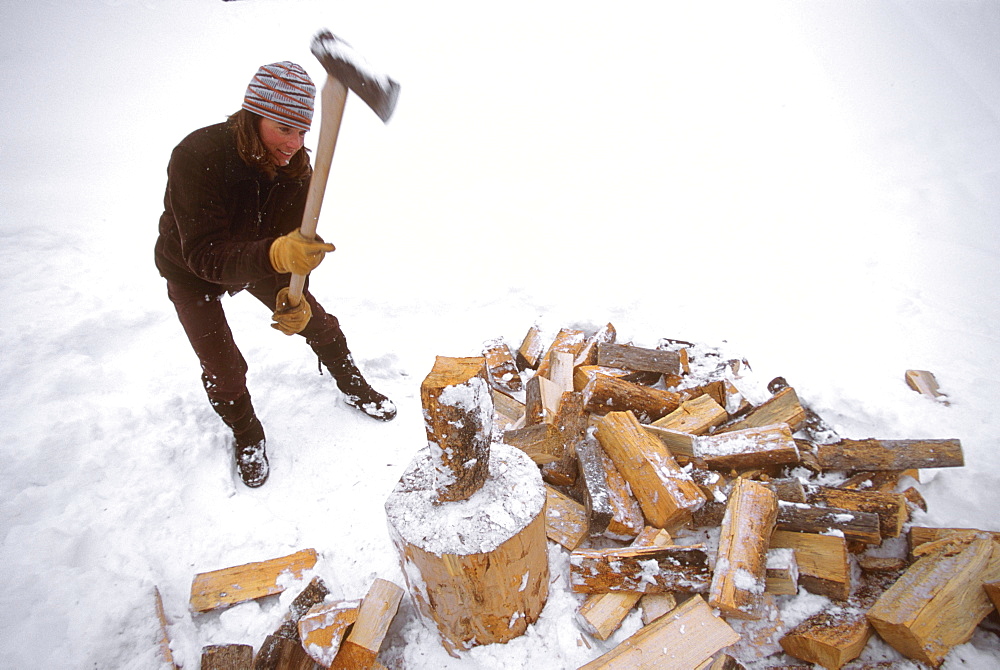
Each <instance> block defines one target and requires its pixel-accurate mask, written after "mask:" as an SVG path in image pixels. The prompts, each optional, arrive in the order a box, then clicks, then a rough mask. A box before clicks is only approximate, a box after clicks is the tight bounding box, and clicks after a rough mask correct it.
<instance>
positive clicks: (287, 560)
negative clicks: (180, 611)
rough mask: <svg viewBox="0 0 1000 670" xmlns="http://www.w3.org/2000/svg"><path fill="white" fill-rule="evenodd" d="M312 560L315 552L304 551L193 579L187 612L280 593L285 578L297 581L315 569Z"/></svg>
mask: <svg viewBox="0 0 1000 670" xmlns="http://www.w3.org/2000/svg"><path fill="white" fill-rule="evenodd" d="M316 558H317V556H316V550H315V549H304V550H302V551H299V552H297V553H294V554H290V555H288V556H282V557H281V558H274V559H271V560H268V561H262V562H258V563H247V564H246V565H238V566H235V567H231V568H223V569H221V570H213V571H212V572H203V573H200V574H198V575H195V578H194V581H193V582H192V583H191V609H192V610H194V611H195V612H208V611H209V610H213V609H216V608H218V607H227V606H229V605H235V604H237V603H242V602H245V601H247V600H255V599H257V598H263V597H265V596H273V595H275V594H278V593H281V592H282V591H284V590H285V586H284V585H285V584H287V583H288V582H289V581H291V580H290V579H289V575H290V576H291V577H292V578H293V579H298V578H299V577H301V576H302V573H303V572H305V571H306V570H311V569H312V568H313V566H315V565H316Z"/></svg>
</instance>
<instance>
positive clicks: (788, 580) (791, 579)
mask: <svg viewBox="0 0 1000 670" xmlns="http://www.w3.org/2000/svg"><path fill="white" fill-rule="evenodd" d="M765 574H766V584H767V587H766V588H765V589H764V591H765V593H770V594H771V595H774V596H794V595H795V594H796V593H798V592H799V564H798V562H796V560H795V550H794V549H771V550H769V551H768V552H767V572H766V573H765Z"/></svg>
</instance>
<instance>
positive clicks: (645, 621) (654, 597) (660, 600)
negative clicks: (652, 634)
mask: <svg viewBox="0 0 1000 670" xmlns="http://www.w3.org/2000/svg"><path fill="white" fill-rule="evenodd" d="M676 607H677V596H675V595H674V594H673V593H645V594H643V596H642V598H640V599H639V609H641V610H642V615H641V616H642V625H643V626H648V625H649V624H651V623H653V622H654V621H656V620H657V619H659V618H660V617H661V616H663V615H664V614H668V613H669V612H672V611H674V609H675V608H676Z"/></svg>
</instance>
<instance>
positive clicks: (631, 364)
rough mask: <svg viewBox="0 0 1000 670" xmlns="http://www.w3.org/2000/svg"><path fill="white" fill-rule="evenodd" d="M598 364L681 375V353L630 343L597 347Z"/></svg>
mask: <svg viewBox="0 0 1000 670" xmlns="http://www.w3.org/2000/svg"><path fill="white" fill-rule="evenodd" d="M597 364H598V365H604V366H607V367H609V368H623V369H625V370H638V371H642V372H657V373H659V374H665V375H678V376H679V375H680V374H681V372H682V369H681V355H680V353H679V352H676V351H665V350H662V349H646V348H644V347H636V346H632V345H629V344H613V343H607V344H601V345H599V346H598V347H597Z"/></svg>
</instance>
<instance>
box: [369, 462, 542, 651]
mask: <svg viewBox="0 0 1000 670" xmlns="http://www.w3.org/2000/svg"><path fill="white" fill-rule="evenodd" d="M424 451H426V450H424ZM490 460H491V463H490V473H491V474H490V478H489V480H488V483H487V484H488V485H487V486H485V487H484V488H483V489H481V490H480V491H479V492H478V493H477V494H476V496H475V497H474V498H473V499H470V500H469V501H464V502H460V503H444V504H435V503H434V501H433V499H432V498H431V496H430V495H429V491H430V490H432V489H433V478H434V472H433V470H432V469H431V468H430V467H429V464H428V463H429V462H428V460H427V458H426V456H423V455H421V454H418V456H417V457H416V458H415V459H414V461H413V463H411V465H410V466H409V467H408V468H407V470H406V471H405V472H404V474H403V477H402V478H401V479H400V482H399V484H397V486H396V488H395V489H394V490H393V492H392V494H391V495H390V497H389V499H388V500H387V502H386V514H387V517H388V520H389V524H388V525H389V531H390V537H391V539H392V541H393V544H394V546H395V547H396V550H397V552H398V554H399V557H400V564H401V567H402V571H403V575H404V577H405V578H406V583H407V585H408V588H409V592H410V595H411V597H412V599H413V601H414V603H415V605H416V607H417V610H418V611H419V613H420V616H421V617H423V618H424V619H425V620H427V621H428V622H433V624H434V625H435V626H436V628H437V630H438V634H439V635H440V637H441V642H442V645H443V646H444V647H445V649H446V650H447V651H448V652H449V653H451V654H453V655H455V654H457V652H458V651H460V650H467V649H469V648H471V647H472V646H474V645H477V644H491V643H494V642H506V641H509V640H511V639H513V638H514V637H517V636H518V635H521V634H522V633H524V631H525V630H527V627H528V624H530V623H532V622H534V621H535V620H537V618H538V616H539V615H540V614H541V611H542V608H543V607H544V605H545V600H546V598H547V596H548V585H549V580H548V577H549V572H548V545H547V541H546V515H545V506H546V505H545V499H546V491H545V486H544V484H543V483H542V479H541V476H540V474H539V471H538V466H537V465H535V463H534V462H533V461H532V460H531V459H530V458H528V457H527V456H526V455H525V454H524V453H523V452H521V451H520V450H518V449H515V448H513V447H509V446H507V445H505V444H502V443H496V444H494V445H493V447H492V449H491V450H490Z"/></svg>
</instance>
